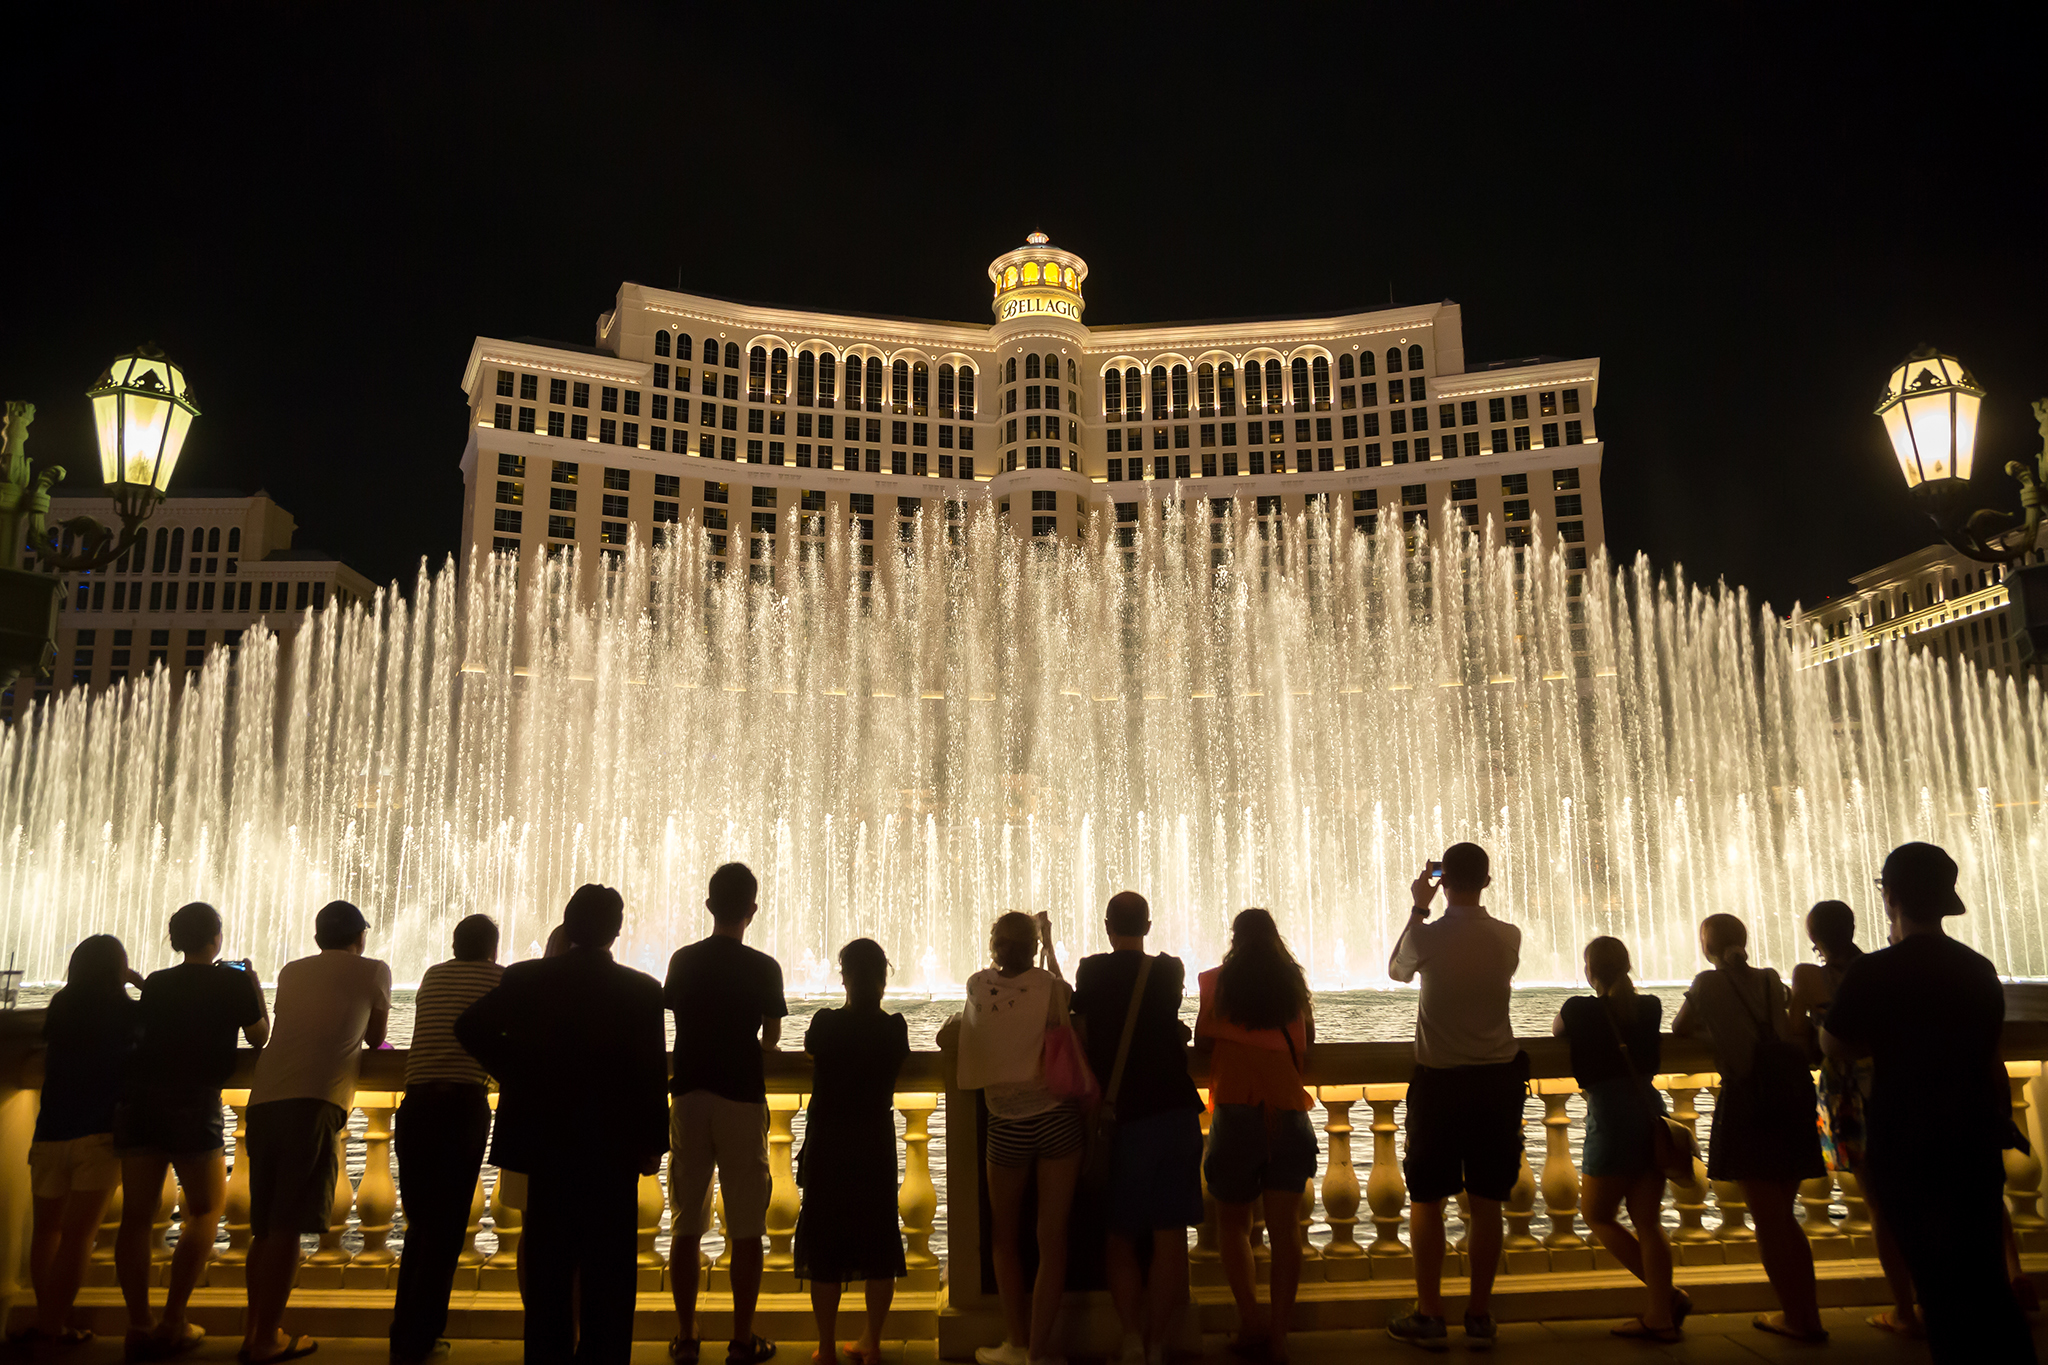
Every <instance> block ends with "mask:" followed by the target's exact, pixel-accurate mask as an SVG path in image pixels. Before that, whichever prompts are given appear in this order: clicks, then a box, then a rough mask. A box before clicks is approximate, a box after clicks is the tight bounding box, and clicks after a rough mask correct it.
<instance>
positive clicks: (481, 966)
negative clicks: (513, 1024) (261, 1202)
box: [391, 915, 504, 1365]
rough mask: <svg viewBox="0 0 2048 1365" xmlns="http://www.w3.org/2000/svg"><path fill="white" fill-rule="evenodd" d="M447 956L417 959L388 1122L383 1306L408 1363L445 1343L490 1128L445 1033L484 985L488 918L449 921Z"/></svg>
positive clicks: (493, 968)
mask: <svg viewBox="0 0 2048 1365" xmlns="http://www.w3.org/2000/svg"><path fill="white" fill-rule="evenodd" d="M453 947H454V953H455V955H454V957H453V958H451V959H450V960H449V961H447V962H437V963H435V964H434V965H433V966H431V967H429V968H427V973H426V975H425V976H423V977H421V978H420V988H419V994H418V995H416V996H415V997H414V998H413V1024H412V1046H411V1049H410V1050H409V1051H408V1052H407V1053H406V1057H405V1099H404V1100H403V1102H401V1103H400V1104H399V1106H398V1115H397V1118H396V1119H395V1120H394V1121H393V1123H392V1138H393V1141H392V1145H393V1147H394V1148H395V1149H396V1150H397V1153H398V1183H399V1185H400V1187H401V1188H403V1189H404V1191H405V1255H404V1256H403V1257H402V1258H401V1259H400V1260H399V1263H398V1300H397V1302H396V1303H395V1304H394V1305H393V1306H392V1312H391V1359H392V1362H393V1365H418V1362H420V1361H423V1360H426V1359H427V1358H428V1357H429V1356H431V1355H434V1354H435V1353H436V1352H437V1351H439V1350H441V1349H444V1348H445V1347H446V1344H447V1343H446V1342H444V1341H443V1340H442V1339H441V1333H442V1331H443V1330H445V1329H446V1328H447V1326H448V1296H449V1294H450V1292H451V1291H452V1290H453V1289H454V1286H455V1266H456V1262H457V1261H459V1260H460V1259H461V1257H462V1248H463V1245H464V1244H465V1242H466V1241H467V1240H468V1237H469V1204H470V1199H471V1197H472V1195H473V1192H474V1191H475V1189H476V1178H477V1173H478V1171H480V1170H481V1169H482V1168H483V1160H484V1144H485V1142H486V1141H487V1140H488V1139H489V1137H490V1133H491V1101H490V1094H489V1081H490V1078H489V1077H488V1076H487V1075H486V1074H485V1073H484V1069H483V1068H482V1067H481V1066H479V1065H477V1060H476V1058H474V1057H472V1056H470V1055H469V1052H468V1050H467V1049H466V1048H464V1047H463V1046H462V1044H461V1043H459V1042H457V1041H456V1040H455V1021H456V1020H457V1019H459V1018H461V1017H462V1012H463V1011H464V1010H466V1009H468V1008H469V1007H470V1006H471V1005H474V1004H475V1003H476V1002H477V1001H479V1000H481V999H483V998H484V996H486V995H488V994H490V992H491V991H492V989H494V988H495V987H496V986H497V984H498V980H499V978H500V977H502V976H503V975H504V968H502V967H500V966H499V965H498V926H497V925H496V924H495V923H493V922H492V921H491V918H490V917H489V916H488V915H471V916H469V917H468V918H466V919H464V920H463V921H462V922H461V923H459V924H457V925H456V926H455V936H454V945H453Z"/></svg>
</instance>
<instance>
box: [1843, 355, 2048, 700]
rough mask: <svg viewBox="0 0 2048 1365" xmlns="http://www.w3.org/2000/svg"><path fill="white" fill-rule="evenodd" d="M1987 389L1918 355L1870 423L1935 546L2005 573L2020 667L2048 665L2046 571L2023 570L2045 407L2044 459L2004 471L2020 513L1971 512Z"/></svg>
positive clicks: (1938, 358) (2040, 503)
mask: <svg viewBox="0 0 2048 1365" xmlns="http://www.w3.org/2000/svg"><path fill="white" fill-rule="evenodd" d="M1983 401H1984V390H1983V388H1982V387H1981V386H1979V385H1978V383H1977V381H1976V380H1975V379H1974V378H1972V377H1971V375H1970V372H1969V371H1968V370H1967V369H1965V368H1964V367H1963V362H1962V361H1960V360H1958V359H1956V358H1955V357H1954V356H1952V355H1944V354H1942V353H1941V352H1940V351H1937V350H1935V349H1934V348H1933V347H1931V346H1923V347H1921V348H1920V349H1919V350H1917V351H1915V352H1913V354H1911V355H1909V356H1907V357H1906V358H1905V359H1904V360H1902V361H1900V362H1899V363H1898V364H1897V365H1895V366H1893V367H1892V372H1891V376H1890V377H1889V379H1887V380H1886V382H1885V389H1884V394H1883V396H1882V397H1880V398H1879V399H1878V403H1877V416H1878V417H1879V418H1880V419H1881V420H1882V421H1883V422H1884V429H1885V435H1887V436H1889V437H1890V438H1891V443H1892V453H1893V454H1894V455H1896V456H1897V457H1898V461H1899V471H1900V472H1901V473H1902V474H1904V475H1905V478H1906V487H1907V488H1908V489H1909V490H1910V491H1911V492H1912V494H1913V496H1914V497H1916V498H1918V499H1919V500H1920V504H1921V507H1922V510H1924V511H1925V512H1926V513H1927V516H1928V519H1929V520H1930V521H1932V522H1933V523H1934V527H1935V529H1936V530H1937V531H1939V532H1940V533H1941V538H1942V539H1943V540H1945V541H1947V542H1948V543H1949V544H1950V545H1952V546H1954V547H1955V549H1956V551H1957V552H1958V553H1960V554H1963V555H1967V556H1968V557H1969V558H1971V559H1974V560H1977V561H1979V562H1980V563H1985V564H2004V565H2006V566H2007V571H2006V585H2007V592H2008V594H2009V595H2010V597H2011V601H2012V610H2013V612H2014V614H2015V615H2016V616H2017V618H2018V620H2017V622H2016V624H2017V625H2018V626H2019V629H2018V630H2017V631H2015V632H2014V633H2015V634H2016V635H2017V636H2018V637H2019V638H2018V645H2019V657H2020V659H2021V661H2022V662H2029V663H2031V662H2035V661H2037V660H2048V564H2028V563H2027V562H2026V560H2027V557H2028V555H2029V554H2031V553H2032V552H2033V549H2034V544H2035V542H2036V540H2038V539H2039V537H2040V532H2041V522H2042V518H2043V515H2044V513H2048V506H2044V500H2048V489H2044V485H2048V398H2042V399H2036V400H2035V402H2034V420H2035V421H2036V422H2038V423H2039V424H2040V426H2041V433H2042V450H2041V453H2040V455H2038V456H2036V457H2035V459H2034V461H2033V463H2032V464H2031V465H2028V464H2023V463H2021V462H2020V461H2018V460H2009V461H2007V462H2006V466H2005V472H2006V473H2007V474H2009V475H2011V476H2012V477H2013V478H2015V479H2017V480H2019V485H2020V512H2019V513H2018V514H2017V515H2016V514H2014V513H2012V512H2005V511H1997V510H1994V509H1991V508H1978V509H1976V510H1974V511H1973V510H1971V509H1970V506H1969V503H1970V488H1969V481H1970V471H1971V467H1972V465H1973V463H1974V461H1975V456H1976V445H1977V411H1978V408H1979V406H1980V405H1981V404H1982V403H1983Z"/></svg>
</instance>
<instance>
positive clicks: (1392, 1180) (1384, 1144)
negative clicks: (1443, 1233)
mask: <svg viewBox="0 0 2048 1365" xmlns="http://www.w3.org/2000/svg"><path fill="white" fill-rule="evenodd" d="M1407 1093H1408V1087H1407V1086H1405V1085H1368V1086H1366V1087H1365V1099H1366V1103H1368V1104H1370V1105H1371V1106H1372V1169H1371V1170H1370V1171H1367V1172H1366V1174H1365V1203H1366V1207H1367V1208H1369V1209H1371V1210H1372V1224H1373V1239H1372V1245H1371V1246H1369V1247H1367V1248H1366V1255H1367V1257H1368V1258H1370V1260H1371V1262H1372V1277H1373V1278H1374V1279H1376V1280H1390V1279H1391V1280H1400V1279H1407V1278H1409V1277H1410V1276H1412V1275H1413V1274H1414V1273H1415V1258H1414V1257H1413V1256H1412V1255H1411V1254H1410V1253H1409V1250H1408V1247H1407V1245H1406V1244H1405V1243H1404V1242H1402V1240H1401V1215H1402V1211H1403V1210H1404V1209H1406V1208H1407V1206H1408V1182H1407V1181H1406V1180H1405V1179H1404V1178H1403V1177H1402V1175H1401V1161H1400V1157H1399V1155H1398V1154H1397V1153H1396V1152H1395V1150H1394V1135H1395V1134H1396V1133H1397V1132H1399V1131H1400V1128H1399V1125H1397V1124H1396V1123H1395V1122H1394V1106H1395V1105H1397V1104H1399V1103H1400V1102H1401V1100H1402V1098H1403V1097H1404V1096H1405V1095H1407Z"/></svg>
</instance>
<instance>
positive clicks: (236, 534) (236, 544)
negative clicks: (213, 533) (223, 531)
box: [228, 526, 242, 554]
mask: <svg viewBox="0 0 2048 1365" xmlns="http://www.w3.org/2000/svg"><path fill="white" fill-rule="evenodd" d="M241 548H242V528H241V527H239V526H230V527H228V553H229V554H235V553H237V552H239V551H240V550H241Z"/></svg>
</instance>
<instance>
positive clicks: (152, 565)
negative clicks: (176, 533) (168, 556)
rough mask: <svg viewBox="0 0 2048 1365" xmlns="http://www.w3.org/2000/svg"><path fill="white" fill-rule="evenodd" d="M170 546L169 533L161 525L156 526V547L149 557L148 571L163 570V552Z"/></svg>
mask: <svg viewBox="0 0 2048 1365" xmlns="http://www.w3.org/2000/svg"><path fill="white" fill-rule="evenodd" d="M170 546H171V533H170V532H169V531H167V530H165V529H164V528H163V527H161V526H159V527H157V528H156V549H155V551H154V552H152V553H151V555H150V557H149V571H150V572H151V573H162V572H163V571H164V553H165V552H166V551H167V550H169V549H170Z"/></svg>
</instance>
